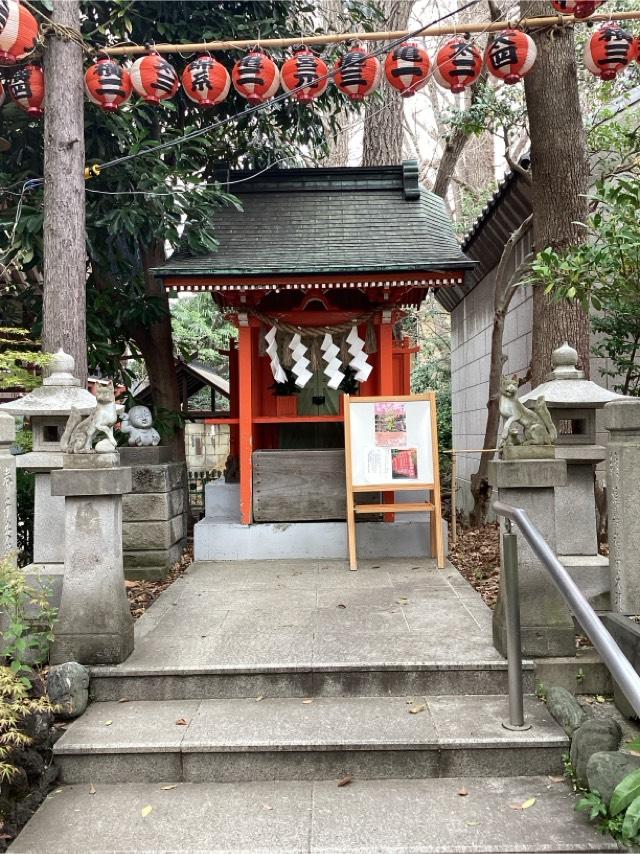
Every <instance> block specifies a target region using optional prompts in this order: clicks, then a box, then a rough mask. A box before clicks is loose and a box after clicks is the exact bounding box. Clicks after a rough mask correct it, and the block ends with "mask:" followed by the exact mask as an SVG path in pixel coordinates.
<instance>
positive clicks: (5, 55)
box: [0, 0, 38, 65]
mask: <svg viewBox="0 0 640 854" xmlns="http://www.w3.org/2000/svg"><path fill="white" fill-rule="evenodd" d="M37 40H38V22H37V21H36V19H35V18H34V17H33V15H32V14H31V12H30V11H29V10H28V9H27V8H25V7H24V6H22V5H21V4H20V3H18V2H17V0H0V65H14V64H15V63H16V62H18V60H20V59H24V58H25V57H26V56H28V55H29V54H30V53H31V51H32V50H33V49H34V47H35V46H36V42H37Z"/></svg>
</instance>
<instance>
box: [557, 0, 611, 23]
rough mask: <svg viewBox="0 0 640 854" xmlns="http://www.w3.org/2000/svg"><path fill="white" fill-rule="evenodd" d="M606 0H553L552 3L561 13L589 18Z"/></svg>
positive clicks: (579, 18)
mask: <svg viewBox="0 0 640 854" xmlns="http://www.w3.org/2000/svg"><path fill="white" fill-rule="evenodd" d="M603 3H604V0H551V5H552V6H553V8H554V9H555V10H556V12H560V14H561V15H574V16H575V17H576V18H578V20H582V19H584V18H589V17H591V15H593V13H594V12H595V11H596V9H597V8H598V7H599V6H602V4H603Z"/></svg>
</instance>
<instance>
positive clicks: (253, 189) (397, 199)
mask: <svg viewBox="0 0 640 854" xmlns="http://www.w3.org/2000/svg"><path fill="white" fill-rule="evenodd" d="M417 171H418V170H417V164H415V163H414V162H408V163H405V164H404V165H403V166H387V167H382V168H355V167H354V168H319V169H282V170H272V171H270V172H266V173H264V174H263V175H257V176H256V177H255V178H251V179H250V180H246V181H243V182H242V183H237V184H234V183H233V182H234V181H237V180H238V178H242V177H244V178H246V177H247V175H248V174H250V173H242V172H239V173H238V172H235V173H234V172H229V173H228V177H227V180H228V182H229V184H228V189H229V192H231V193H233V194H234V195H237V196H238V197H239V199H240V200H241V202H242V207H243V210H242V211H238V210H235V209H234V208H231V207H226V208H222V209H221V210H220V213H219V214H218V215H217V217H216V219H215V222H214V226H215V237H216V239H217V240H218V241H219V247H218V250H217V251H216V252H213V253H211V254H208V255H199V256H191V255H188V254H182V253H181V252H180V250H178V252H176V253H175V254H174V255H173V256H172V258H171V259H170V260H169V261H167V263H166V264H164V265H163V266H162V267H159V268H156V270H155V272H156V274H157V275H159V276H161V277H163V276H181V275H184V276H242V275H247V276H250V275H253V276H255V275H269V276H272V275H278V274H296V273H299V274H315V273H353V272H362V273H364V272H371V273H373V272H378V273H379V272H389V273H393V272H401V271H411V270H465V269H468V268H470V267H472V266H473V265H474V262H473V261H470V260H469V259H468V258H466V257H465V256H464V255H463V254H462V251H461V249H460V245H459V243H458V241H457V239H456V237H455V235H454V232H453V227H452V224H451V220H450V219H449V216H448V214H447V212H446V210H445V207H444V203H443V201H442V199H441V198H440V197H439V196H436V195H434V194H433V193H430V192H428V191H427V190H425V189H424V188H422V187H419V185H418V179H417ZM222 185H223V187H224V186H225V182H222Z"/></svg>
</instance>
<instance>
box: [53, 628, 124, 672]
mask: <svg viewBox="0 0 640 854" xmlns="http://www.w3.org/2000/svg"><path fill="white" fill-rule="evenodd" d="M132 652H133V621H132V622H131V624H130V625H129V626H126V627H125V628H124V629H123V631H122V632H121V633H119V634H104V635H100V634H77V635H74V634H65V635H57V636H56V638H55V640H54V643H53V646H52V648H51V659H50V660H51V664H63V663H64V662H65V661H80V662H81V663H82V664H119V663H120V662H122V661H125V660H126V659H127V658H128V657H129V656H130V655H131V653H132Z"/></svg>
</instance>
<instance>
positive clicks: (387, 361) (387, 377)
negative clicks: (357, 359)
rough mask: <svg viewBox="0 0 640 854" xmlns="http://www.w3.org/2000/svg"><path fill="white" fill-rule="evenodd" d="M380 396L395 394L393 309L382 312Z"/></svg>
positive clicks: (379, 358)
mask: <svg viewBox="0 0 640 854" xmlns="http://www.w3.org/2000/svg"><path fill="white" fill-rule="evenodd" d="M378 394H380V395H385V394H393V323H392V321H391V309H385V310H384V311H383V312H382V319H381V321H380V342H379V345H378Z"/></svg>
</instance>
